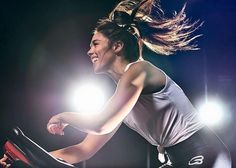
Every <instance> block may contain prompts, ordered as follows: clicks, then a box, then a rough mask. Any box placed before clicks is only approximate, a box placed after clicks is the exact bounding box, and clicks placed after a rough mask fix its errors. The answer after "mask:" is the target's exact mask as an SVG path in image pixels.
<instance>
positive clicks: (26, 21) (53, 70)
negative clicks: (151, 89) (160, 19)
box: [0, 0, 236, 167]
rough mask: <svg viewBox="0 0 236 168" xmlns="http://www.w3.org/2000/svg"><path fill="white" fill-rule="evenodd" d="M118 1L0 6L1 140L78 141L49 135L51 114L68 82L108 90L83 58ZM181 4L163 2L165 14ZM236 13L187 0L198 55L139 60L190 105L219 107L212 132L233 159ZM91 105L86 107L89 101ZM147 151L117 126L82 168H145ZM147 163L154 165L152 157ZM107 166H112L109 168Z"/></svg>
mask: <svg viewBox="0 0 236 168" xmlns="http://www.w3.org/2000/svg"><path fill="white" fill-rule="evenodd" d="M117 2H118V1H117V0H115V1H111V0H101V1H95V0H87V1H79V0H49V1H26V0H23V1H17V0H11V1H9V0H2V1H1V2H0V79H1V83H0V87H1V92H0V93H1V101H0V105H1V106H0V107H1V109H0V110H1V111H0V131H1V132H0V142H1V145H2V144H3V143H4V142H5V140H6V134H7V132H8V130H9V129H10V128H11V127H12V126H15V125H18V126H20V127H21V128H22V129H23V130H24V132H25V134H27V135H28V136H29V137H30V138H31V139H33V140H34V141H36V142H37V143H38V144H40V145H41V146H42V147H44V148H45V149H46V150H48V151H50V150H53V149H56V148H59V147H64V146H67V145H69V144H73V143H77V142H80V141H81V140H82V139H83V137H84V136H85V134H84V133H81V132H78V131H76V130H74V129H72V128H67V129H66V135H65V136H64V137H59V136H52V135H49V134H48V133H47V131H46V124H47V121H48V119H49V118H50V116H52V115H54V114H57V113H59V112H61V111H64V110H66V105H65V99H64V90H65V88H66V87H67V85H68V81H72V80H81V79H84V78H96V79H99V80H101V81H103V82H102V84H104V85H105V86H111V87H108V88H110V89H108V92H109V94H112V92H113V90H114V84H113V82H112V81H111V80H110V79H108V78H107V77H104V76H102V75H99V76H95V75H94V74H93V70H92V64H91V63H90V60H89V59H88V57H87V55H86V52H87V50H88V49H89V40H90V38H91V32H92V30H93V28H94V27H95V25H96V21H97V20H98V19H99V18H102V17H105V16H107V14H108V12H110V11H111V9H112V7H114V6H115V4H116V3H117ZM183 4H184V1H183V0H181V1H171V0H165V1H164V0H163V1H162V2H161V5H162V7H163V9H164V11H165V12H166V15H167V16H171V14H172V13H173V12H174V10H177V11H178V10H180V9H181V7H182V6H183ZM235 10H236V3H235V1H233V0H226V1H223V0H218V1H214V0H208V1H204V0H191V1H188V2H187V9H186V12H187V15H188V16H189V17H190V18H191V19H192V20H197V19H200V20H201V21H204V25H203V26H202V27H201V28H200V29H199V30H198V31H197V33H198V34H203V36H202V37H201V38H199V39H198V44H199V47H200V48H201V50H199V51H191V52H179V53H177V54H175V55H173V56H171V57H161V56H157V55H154V54H152V53H150V52H147V51H146V56H145V58H146V59H148V60H151V61H152V62H153V63H154V64H156V65H158V66H160V67H161V68H162V69H164V70H165V71H166V72H167V73H168V74H169V75H170V76H171V77H172V78H174V79H175V80H176V82H177V83H178V84H179V85H180V86H181V87H182V88H183V89H184V91H185V92H186V94H187V95H188V96H189V97H190V99H191V101H192V102H193V103H194V104H197V102H198V101H199V99H203V98H204V97H205V96H206V94H207V95H208V96H209V97H216V98H219V99H221V100H223V101H224V102H225V103H226V106H227V110H226V111H225V116H226V117H227V120H226V119H225V121H224V122H223V124H222V125H220V126H218V127H214V128H213V129H214V130H215V131H216V132H217V133H218V135H219V136H220V137H221V138H222V139H223V141H224V142H225V143H226V144H227V145H228V146H229V149H230V150H231V152H232V157H233V160H234V162H236V157H235V150H236V148H235V146H236V145H235V141H234V139H235V138H236V135H235V130H234V128H235V124H234V122H235V121H236V119H235V112H234V111H235V110H234V104H235V103H236V91H235V89H236V86H235V80H236V75H235V72H236V71H235V67H234V64H235V60H236V59H235V53H236V48H235V44H236V43H235V42H236V38H235V33H234V30H235V28H236V23H235V18H234V17H235V16H236V15H235ZM91 104H92V103H91ZM148 150H153V151H155V148H154V147H152V146H150V145H148V144H147V143H146V141H145V140H144V139H143V138H141V137H140V136H138V135H137V134H136V133H134V132H132V131H131V130H129V129H127V128H126V127H125V126H122V127H121V129H120V130H119V131H118V133H117V134H116V135H115V136H114V138H113V139H112V140H111V141H110V142H109V143H108V144H107V145H106V146H105V147H104V148H103V149H102V150H101V151H99V152H98V153H97V155H95V156H94V157H93V158H92V159H91V160H89V161H87V162H86V165H87V167H114V164H115V165H117V167H146V166H145V165H146V162H147V159H146V157H147V152H148ZM152 159H153V160H152V161H155V157H154V156H153V158H152ZM112 165H113V166H112Z"/></svg>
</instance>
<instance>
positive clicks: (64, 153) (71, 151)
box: [49, 145, 90, 164]
mask: <svg viewBox="0 0 236 168" xmlns="http://www.w3.org/2000/svg"><path fill="white" fill-rule="evenodd" d="M49 153H50V154H51V155H53V156H54V157H55V158H61V159H63V160H65V161H66V162H68V163H70V164H75V163H79V162H81V161H84V160H87V159H89V158H90V156H89V154H88V153H86V151H84V150H83V149H82V148H81V147H80V145H73V146H69V147H66V148H63V149H59V150H55V151H51V152H49Z"/></svg>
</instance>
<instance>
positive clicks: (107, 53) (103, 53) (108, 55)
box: [88, 32, 115, 73]
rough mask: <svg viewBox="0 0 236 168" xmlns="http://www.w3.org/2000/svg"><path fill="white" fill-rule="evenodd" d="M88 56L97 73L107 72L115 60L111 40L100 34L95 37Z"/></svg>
mask: <svg viewBox="0 0 236 168" xmlns="http://www.w3.org/2000/svg"><path fill="white" fill-rule="evenodd" d="M88 55H89V57H90V59H91V61H92V63H93V69H94V72H95V73H101V72H107V71H108V70H109V68H110V67H111V65H112V63H113V61H114V60H115V53H114V51H113V50H112V45H111V44H110V41H109V39H108V38H107V37H105V36H104V35H103V34H102V33H100V32H96V33H95V34H94V35H93V37H92V40H91V43H90V49H89V51H88Z"/></svg>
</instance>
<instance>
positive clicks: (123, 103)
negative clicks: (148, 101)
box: [48, 62, 147, 134]
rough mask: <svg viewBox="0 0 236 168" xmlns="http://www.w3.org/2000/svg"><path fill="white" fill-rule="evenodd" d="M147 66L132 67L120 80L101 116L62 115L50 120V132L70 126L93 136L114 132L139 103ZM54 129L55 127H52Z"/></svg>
mask: <svg viewBox="0 0 236 168" xmlns="http://www.w3.org/2000/svg"><path fill="white" fill-rule="evenodd" d="M145 66H146V64H145V63H143V62H140V63H136V64H135V65H131V66H130V68H129V70H128V71H127V72H125V73H124V75H123V76H122V78H121V79H120V81H119V83H118V85H117V88H116V91H115V93H114V95H113V96H112V97H111V99H110V100H109V101H108V103H107V104H106V106H105V107H104V109H103V110H102V111H101V112H100V113H99V114H94V115H93V116H90V115H88V116H87V115H86V114H83V113H78V112H64V113H60V114H58V115H56V116H54V117H52V118H51V119H50V120H49V123H48V130H49V132H51V133H57V134H60V133H58V131H54V130H53V129H50V126H51V125H53V124H54V125H62V128H61V130H63V128H64V127H63V125H66V124H70V125H71V126H73V127H75V128H77V129H79V130H81V131H84V132H87V133H92V134H107V133H109V132H111V131H112V130H114V129H115V128H116V127H117V126H118V125H119V123H121V122H122V121H123V119H124V118H125V117H126V116H127V114H128V113H129V112H130V111H131V110H132V108H133V107H134V105H135V103H136V102H137V100H138V98H139V96H140V94H141V92H142V89H143V88H144V85H145V80H146V76H147V75H146V71H145ZM52 128H53V127H52Z"/></svg>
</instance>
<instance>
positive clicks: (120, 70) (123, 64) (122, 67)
mask: <svg viewBox="0 0 236 168" xmlns="http://www.w3.org/2000/svg"><path fill="white" fill-rule="evenodd" d="M128 65H129V62H128V61H126V60H117V61H115V62H114V64H113V65H112V67H111V68H110V69H109V70H108V71H107V75H108V76H110V77H111V78H112V79H113V80H114V81H115V82H116V83H118V81H119V80H120V78H121V77H122V75H123V74H124V72H125V71H126V69H127V67H128Z"/></svg>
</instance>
